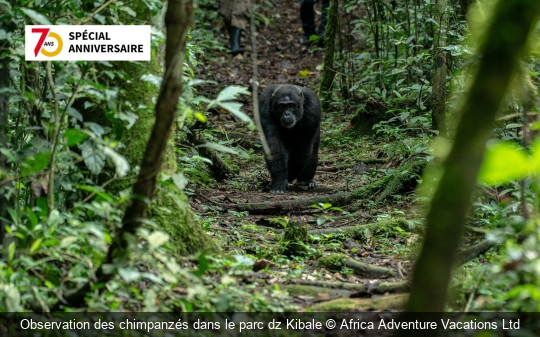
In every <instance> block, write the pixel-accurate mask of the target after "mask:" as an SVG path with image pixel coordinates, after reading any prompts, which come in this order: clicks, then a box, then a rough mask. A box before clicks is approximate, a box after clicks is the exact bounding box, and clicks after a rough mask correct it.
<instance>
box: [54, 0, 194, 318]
mask: <svg viewBox="0 0 540 337" xmlns="http://www.w3.org/2000/svg"><path fill="white" fill-rule="evenodd" d="M168 6H169V7H168V9H167V14H166V16H165V23H166V27H167V44H166V52H165V74H164V76H163V82H162V84H161V88H160V92H159V96H158V99H157V103H156V108H155V123H154V125H152V127H151V130H150V137H149V138H148V137H147V135H144V136H145V137H146V138H148V141H147V143H146V145H145V147H144V148H145V151H144V154H143V156H142V159H141V161H140V166H141V169H140V172H139V174H138V176H137V180H136V182H135V184H134V185H133V195H135V196H137V197H136V198H132V199H131V201H130V205H129V206H128V208H127V209H126V211H125V213H124V217H123V218H122V227H121V228H119V229H118V230H117V231H116V232H115V235H114V239H113V242H112V243H111V245H110V246H109V249H108V251H107V255H106V257H105V259H104V261H103V262H102V263H101V265H100V266H99V268H98V269H97V270H96V273H95V280H94V281H93V282H88V283H86V284H85V285H84V286H82V287H81V288H80V289H78V290H77V291H75V292H74V293H71V294H69V295H67V296H65V297H64V298H63V299H62V300H61V301H59V302H58V303H57V304H56V305H55V306H53V311H54V310H58V309H59V308H60V307H61V306H62V305H68V306H81V305H82V304H84V301H85V297H86V294H87V293H88V292H89V291H90V290H91V288H92V285H93V284H99V283H106V282H108V281H110V280H111V279H112V278H113V277H114V276H115V275H116V273H117V271H118V269H119V268H121V267H122V266H123V265H124V263H125V261H126V259H127V258H128V257H129V253H130V248H131V247H132V246H133V245H134V244H135V243H136V238H135V233H136V231H137V229H138V228H139V227H140V226H141V225H142V219H144V218H145V216H146V210H147V209H148V206H149V200H152V197H153V196H154V191H155V189H156V184H157V181H158V175H159V172H160V168H161V166H162V164H163V163H164V161H165V158H167V148H168V147H170V146H169V145H170V144H169V139H170V136H171V134H172V133H173V124H174V120H175V117H176V111H177V104H178V98H179V97H180V95H181V93H182V89H183V79H182V78H183V65H184V57H185V44H186V40H187V33H188V30H189V28H190V27H191V26H192V24H193V12H194V10H195V8H194V3H193V0H169V2H168ZM146 124H150V123H146ZM146 124H145V125H146ZM160 193H161V196H160ZM157 197H158V204H157V205H156V206H157V207H163V206H168V207H170V209H169V210H170V211H179V212H182V213H179V214H174V215H175V216H174V219H166V220H171V222H172V221H174V220H178V219H179V218H180V217H182V218H183V219H185V220H182V221H181V222H183V221H185V222H186V223H184V225H189V222H193V218H192V217H190V213H189V211H188V209H187V204H186V207H185V208H184V209H182V208H181V207H176V206H177V205H178V203H177V204H174V203H170V202H167V201H163V200H167V198H168V196H167V192H166V191H165V190H161V192H158V193H157ZM160 197H161V201H160ZM179 200H180V201H181V199H179ZM171 218H172V217H171ZM159 220H162V218H159ZM167 224H168V223H167ZM195 231H196V229H194V228H193V229H191V233H190V234H191V235H193V234H194V232H195ZM187 239H189V238H188V237H187V236H186V240H187ZM188 241H189V240H188ZM186 247H187V246H186ZM191 248H195V247H194V246H191ZM198 248H202V247H198Z"/></svg>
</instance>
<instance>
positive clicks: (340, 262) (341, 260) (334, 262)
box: [319, 253, 347, 271]
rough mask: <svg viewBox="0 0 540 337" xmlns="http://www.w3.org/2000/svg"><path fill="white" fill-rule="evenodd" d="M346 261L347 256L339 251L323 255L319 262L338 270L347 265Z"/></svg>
mask: <svg viewBox="0 0 540 337" xmlns="http://www.w3.org/2000/svg"><path fill="white" fill-rule="evenodd" d="M346 261H347V258H346V257H345V256H344V255H342V254H337V253H334V254H331V255H328V256H323V257H321V258H320V259H319V262H320V263H321V265H322V266H323V267H326V268H328V269H330V270H337V271H340V270H341V269H342V268H343V267H345V263H346Z"/></svg>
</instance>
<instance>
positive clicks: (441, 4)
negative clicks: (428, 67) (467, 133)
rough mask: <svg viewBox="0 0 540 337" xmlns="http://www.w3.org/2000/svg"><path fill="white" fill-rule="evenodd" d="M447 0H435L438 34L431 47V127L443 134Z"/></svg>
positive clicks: (445, 93)
mask: <svg viewBox="0 0 540 337" xmlns="http://www.w3.org/2000/svg"><path fill="white" fill-rule="evenodd" d="M447 6H448V0H436V2H435V17H436V18H438V19H439V20H438V21H439V34H438V38H437V41H436V43H435V44H434V45H433V80H432V81H431V83H432V86H431V92H432V98H431V127H432V129H433V130H437V131H439V134H440V135H443V134H444V133H445V129H446V127H445V107H446V104H445V103H446V96H447V91H446V69H447V66H446V51H445V50H444V49H442V48H443V47H444V46H446V30H447V29H448V15H447V14H446V9H447Z"/></svg>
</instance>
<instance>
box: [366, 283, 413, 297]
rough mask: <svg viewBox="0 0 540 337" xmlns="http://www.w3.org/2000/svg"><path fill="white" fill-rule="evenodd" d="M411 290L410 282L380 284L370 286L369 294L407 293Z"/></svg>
mask: <svg viewBox="0 0 540 337" xmlns="http://www.w3.org/2000/svg"><path fill="white" fill-rule="evenodd" d="M410 288H411V285H410V284H409V281H399V282H380V283H376V284H373V285H371V284H370V285H368V289H367V292H368V293H370V294H386V293H405V292H408V291H409V290H410Z"/></svg>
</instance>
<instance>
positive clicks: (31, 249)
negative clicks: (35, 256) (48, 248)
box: [30, 238, 43, 254]
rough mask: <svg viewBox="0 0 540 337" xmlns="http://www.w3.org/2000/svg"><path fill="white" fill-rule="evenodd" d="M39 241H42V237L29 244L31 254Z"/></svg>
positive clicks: (37, 246)
mask: <svg viewBox="0 0 540 337" xmlns="http://www.w3.org/2000/svg"><path fill="white" fill-rule="evenodd" d="M41 241H43V238H39V239H37V240H36V241H34V243H32V246H30V254H32V253H33V252H35V251H36V250H37V249H38V248H39V245H40V244H41Z"/></svg>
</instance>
